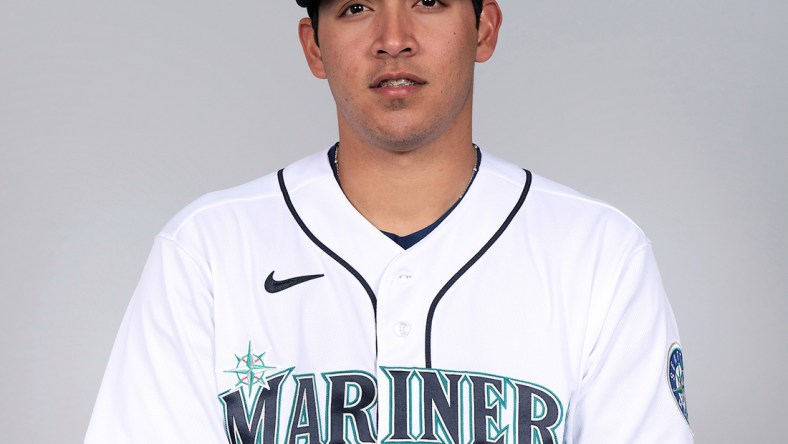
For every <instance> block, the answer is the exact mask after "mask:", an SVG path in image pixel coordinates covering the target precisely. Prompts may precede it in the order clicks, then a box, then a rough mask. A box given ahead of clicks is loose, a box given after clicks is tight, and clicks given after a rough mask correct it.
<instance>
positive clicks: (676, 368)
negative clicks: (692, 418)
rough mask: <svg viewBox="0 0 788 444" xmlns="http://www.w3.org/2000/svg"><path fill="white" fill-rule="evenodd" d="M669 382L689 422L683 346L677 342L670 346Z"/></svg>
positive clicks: (680, 408) (674, 396)
mask: <svg viewBox="0 0 788 444" xmlns="http://www.w3.org/2000/svg"><path fill="white" fill-rule="evenodd" d="M668 384H669V385H670V390H671V392H672V393H673V399H675V400H676V405H677V406H678V407H679V410H681V414H683V415H684V419H686V420H687V422H689V414H688V412H687V395H686V393H685V392H684V355H683V354H682V353H681V347H680V346H679V344H678V343H676V342H674V343H673V345H671V346H670V351H669V352H668Z"/></svg>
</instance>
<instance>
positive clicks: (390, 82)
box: [370, 73, 427, 89]
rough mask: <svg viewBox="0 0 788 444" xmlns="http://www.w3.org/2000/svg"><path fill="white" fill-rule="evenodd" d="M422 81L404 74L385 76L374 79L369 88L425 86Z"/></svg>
mask: <svg viewBox="0 0 788 444" xmlns="http://www.w3.org/2000/svg"><path fill="white" fill-rule="evenodd" d="M426 83H427V82H425V81H424V80H422V79H420V78H418V77H416V76H414V75H412V74H406V73H397V74H387V75H383V76H380V77H378V78H377V79H375V80H374V81H373V82H372V84H371V85H370V88H377V89H380V88H405V87H408V86H419V85H425V84H426Z"/></svg>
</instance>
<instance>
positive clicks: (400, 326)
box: [394, 322, 410, 338]
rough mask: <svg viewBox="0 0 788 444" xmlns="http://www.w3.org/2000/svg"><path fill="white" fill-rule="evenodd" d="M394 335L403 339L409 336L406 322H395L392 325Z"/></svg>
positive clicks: (408, 326) (408, 327)
mask: <svg viewBox="0 0 788 444" xmlns="http://www.w3.org/2000/svg"><path fill="white" fill-rule="evenodd" d="M394 334H395V335H397V336H399V337H400V338H404V337H406V336H408V335H409V334H410V324H408V323H407V322H397V323H396V324H394Z"/></svg>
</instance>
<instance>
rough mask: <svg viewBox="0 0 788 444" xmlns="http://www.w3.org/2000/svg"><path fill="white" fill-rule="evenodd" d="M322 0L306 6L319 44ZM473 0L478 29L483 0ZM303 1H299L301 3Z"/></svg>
mask: <svg viewBox="0 0 788 444" xmlns="http://www.w3.org/2000/svg"><path fill="white" fill-rule="evenodd" d="M320 1H321V0H313V1H308V3H307V5H306V6H305V7H306V13H307V15H308V16H309V18H310V19H311V20H312V30H313V31H314V34H315V43H317V44H318V45H319V44H320V41H319V40H318V39H317V22H318V14H317V11H318V9H320ZM471 2H472V3H473V12H475V13H476V28H477V29H478V28H479V20H480V17H481V16H482V0H471ZM301 3H303V2H302V1H298V4H299V5H300V4H301ZM302 6H303V5H302Z"/></svg>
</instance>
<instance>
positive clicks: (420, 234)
mask: <svg viewBox="0 0 788 444" xmlns="http://www.w3.org/2000/svg"><path fill="white" fill-rule="evenodd" d="M337 146H339V142H337V143H336V144H334V146H332V147H331V149H329V150H328V164H329V165H331V171H333V172H334V178H335V179H336V180H337V184H339V187H340V188H342V184H340V183H339V172H338V171H337V165H336V164H335V163H334V159H335V158H336V152H337ZM474 147H475V148H476V169H474V171H473V175H472V176H471V180H470V182H468V188H470V187H471V184H472V183H473V180H474V179H476V173H477V172H478V171H479V165H480V164H481V162H482V152H481V150H480V149H479V147H477V146H475V145H474ZM466 192H467V190H466ZM463 196H465V193H463V195H462V196H460V198H459V199H457V202H454V205H452V206H451V208H449V209H448V210H446V212H445V213H443V216H441V217H439V218H438V220H436V221H435V222H433V223H431V224H429V225H428V226H426V227H424V228H422V229H421V230H419V231H416V232H415V233H411V234H408V235H406V236H399V235H396V234H394V233H389V232H387V231H383V230H380V232H381V233H383V234H385V235H386V237H388V238H389V239H391V240H392V241H394V242H395V243H396V244H397V245H399V246H400V247H402V248H403V249H405V250H407V249H408V248H410V247H412V246H414V245H416V244H417V243H418V242H419V241H420V240H422V239H424V238H425V237H427V235H428V234H430V233H432V230H434V229H435V228H436V227H437V226H438V225H440V223H441V222H443V220H444V219H446V216H448V215H449V214H450V213H451V212H452V210H454V209H455V208H456V207H457V205H458V204H459V203H460V201H461V200H462V198H463Z"/></svg>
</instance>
